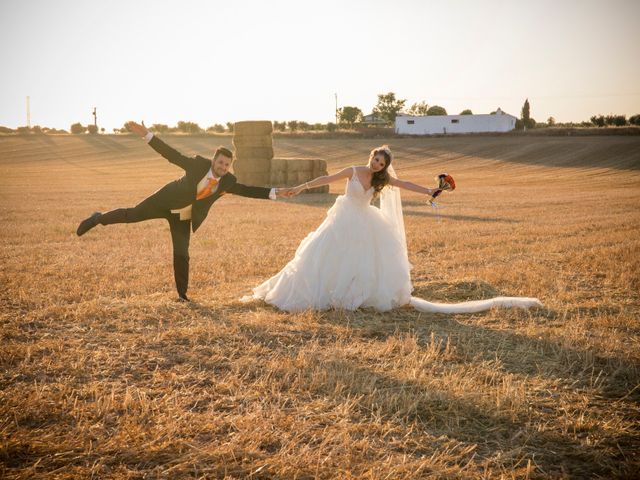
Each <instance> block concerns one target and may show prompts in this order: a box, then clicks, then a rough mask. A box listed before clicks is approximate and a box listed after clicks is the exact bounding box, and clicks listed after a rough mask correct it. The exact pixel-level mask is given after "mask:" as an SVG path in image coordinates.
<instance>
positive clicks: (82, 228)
mask: <svg viewBox="0 0 640 480" xmlns="http://www.w3.org/2000/svg"><path fill="white" fill-rule="evenodd" d="M100 215H101V213H100V212H93V213H92V214H91V216H90V217H89V218H85V219H84V220H83V221H81V222H80V225H78V230H76V233H77V234H78V236H79V237H81V236H82V235H84V234H85V233H87V232H88V231H89V230H91V229H92V228H93V227H95V226H96V225H98V219H99V218H100Z"/></svg>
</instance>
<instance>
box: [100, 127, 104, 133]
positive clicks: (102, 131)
mask: <svg viewBox="0 0 640 480" xmlns="http://www.w3.org/2000/svg"><path fill="white" fill-rule="evenodd" d="M104 132H105V128H104V127H102V128H100V133H101V134H103V135H104Z"/></svg>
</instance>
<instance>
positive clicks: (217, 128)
mask: <svg viewBox="0 0 640 480" xmlns="http://www.w3.org/2000/svg"><path fill="white" fill-rule="evenodd" d="M207 133H224V125H220V124H219V123H216V124H215V125H211V126H210V127H209V128H207Z"/></svg>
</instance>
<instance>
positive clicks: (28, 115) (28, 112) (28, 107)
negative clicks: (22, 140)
mask: <svg viewBox="0 0 640 480" xmlns="http://www.w3.org/2000/svg"><path fill="white" fill-rule="evenodd" d="M27 127H28V128H31V105H30V98H29V95H27Z"/></svg>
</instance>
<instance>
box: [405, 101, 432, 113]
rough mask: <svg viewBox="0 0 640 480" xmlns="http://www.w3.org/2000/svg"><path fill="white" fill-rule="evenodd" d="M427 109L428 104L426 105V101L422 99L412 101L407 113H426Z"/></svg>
mask: <svg viewBox="0 0 640 480" xmlns="http://www.w3.org/2000/svg"><path fill="white" fill-rule="evenodd" d="M428 111H429V105H427V102H425V101H424V100H423V101H422V102H419V103H414V104H413V105H411V106H410V107H409V110H408V111H407V113H408V114H409V115H427V112H428Z"/></svg>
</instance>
